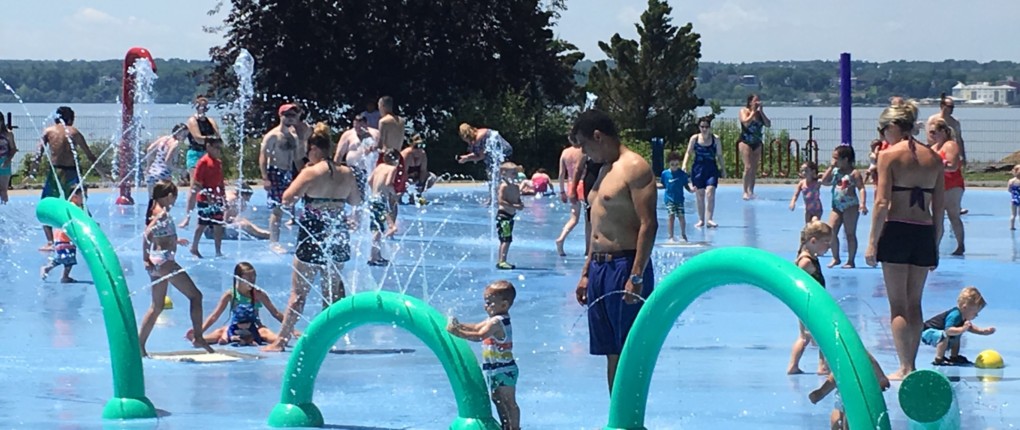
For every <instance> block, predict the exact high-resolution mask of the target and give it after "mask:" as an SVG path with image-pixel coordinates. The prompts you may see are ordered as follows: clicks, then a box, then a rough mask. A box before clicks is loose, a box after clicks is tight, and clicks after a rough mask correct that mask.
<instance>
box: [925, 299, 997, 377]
mask: <svg viewBox="0 0 1020 430" xmlns="http://www.w3.org/2000/svg"><path fill="white" fill-rule="evenodd" d="M984 308H985V298H984V297H982V296H981V292H980V291H978V289H977V288H974V287H965V288H964V289H963V290H962V291H960V296H959V297H957V298H956V307H955V308H952V309H950V310H948V311H945V312H942V313H940V314H938V315H935V316H934V317H931V319H929V320H928V321H925V322H924V331H923V332H921V341H922V342H924V344H925V345H930V346H934V347H935V361H933V362H932V364H934V365H936V366H953V365H957V364H970V360H968V359H967V357H964V356H962V355H960V337H961V336H963V333H965V332H968V331H969V332H971V333H974V334H980V335H985V336H987V335H990V334H992V333H995V327H988V328H980V327H978V326H976V325H974V324H973V323H972V321H973V320H974V318H977V316H978V313H980V312H981V310H982V309H984ZM946 347H949V358H946Z"/></svg>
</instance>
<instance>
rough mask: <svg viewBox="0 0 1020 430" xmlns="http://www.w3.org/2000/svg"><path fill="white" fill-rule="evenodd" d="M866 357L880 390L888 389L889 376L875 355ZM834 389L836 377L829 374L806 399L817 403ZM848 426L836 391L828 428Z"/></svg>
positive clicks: (835, 428) (835, 429) (840, 429)
mask: <svg viewBox="0 0 1020 430" xmlns="http://www.w3.org/2000/svg"><path fill="white" fill-rule="evenodd" d="M868 358H869V359H870V360H871V368H872V369H873V370H874V371H875V377H876V378H878V387H879V388H881V389H882V391H885V390H887V389H889V386H890V384H889V378H887V377H886V376H885V372H883V371H882V366H879V364H878V361H877V360H875V357H874V356H873V355H871V353H870V352H869V353H868ZM835 389H836V378H835V377H834V376H833V375H831V374H830V375H829V377H828V378H825V382H822V386H820V387H818V388H817V389H816V390H814V391H812V392H811V393H810V394H808V400H810V401H811V403H812V404H817V403H818V402H819V401H821V400H822V399H824V398H825V396H828V395H829V393H831V392H833V390H835ZM849 426H850V425H849V424H847V422H846V410H845V409H843V401H842V399H840V397H839V393H836V405H835V406H834V408H833V410H832V414H830V415H829V428H830V429H831V430H848V429H849Z"/></svg>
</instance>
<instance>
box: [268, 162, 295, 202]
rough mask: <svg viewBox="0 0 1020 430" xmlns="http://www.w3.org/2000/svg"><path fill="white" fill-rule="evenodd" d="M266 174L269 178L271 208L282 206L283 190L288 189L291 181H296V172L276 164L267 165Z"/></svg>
mask: <svg viewBox="0 0 1020 430" xmlns="http://www.w3.org/2000/svg"><path fill="white" fill-rule="evenodd" d="M266 176H267V177H268V178H269V190H268V191H267V193H268V195H269V196H268V199H267V200H268V202H267V203H268V205H269V209H274V208H276V207H279V206H281V205H282V204H281V202H283V192H284V191H287V187H290V183H291V182H294V172H291V171H290V170H283V169H280V168H279V167H276V166H269V167H266Z"/></svg>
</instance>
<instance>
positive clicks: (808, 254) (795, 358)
mask: <svg viewBox="0 0 1020 430" xmlns="http://www.w3.org/2000/svg"><path fill="white" fill-rule="evenodd" d="M831 240H832V227H829V225H828V224H826V223H824V222H821V221H819V220H818V217H815V218H813V219H811V221H810V222H808V223H807V225H805V226H804V230H802V231H801V232H800V250H799V251H798V252H797V259H796V260H795V261H794V262H795V263H796V264H797V267H800V268H801V269H803V270H804V271H805V272H807V274H808V275H811V277H812V278H814V279H815V280H816V281H818V284H819V285H821V286H822V287H823V288H824V287H825V276H823V275H822V265H821V263H819V262H818V255H819V254H823V253H825V250H827V249H829V241H831ZM811 342H812V338H811V333H810V332H808V331H807V328H805V327H804V323H803V322H801V323H800V336H799V337H797V340H795V341H793V350H792V351H791V352H790V365H789V366H788V367H787V369H786V373H787V374H789V375H797V374H801V373H804V371H803V370H800V358H801V357H802V356H803V355H804V349H805V348H807V346H808V344H809V343H811ZM826 373H829V365H828V363H826V362H825V357H824V356H823V355H822V352H821V351H820V350H819V351H818V374H819V375H824V374H826Z"/></svg>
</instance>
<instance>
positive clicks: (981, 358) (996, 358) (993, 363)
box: [974, 349, 1004, 369]
mask: <svg viewBox="0 0 1020 430" xmlns="http://www.w3.org/2000/svg"><path fill="white" fill-rule="evenodd" d="M1003 366H1004V364H1003V362H1002V356H1001V355H999V353H998V352H996V351H995V350H993V349H986V350H984V351H981V353H980V354H978V356H977V359H975V360H974V367H977V368H980V369H1001V368H1002V367H1003Z"/></svg>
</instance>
